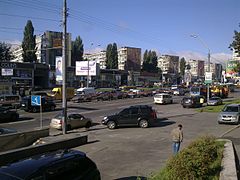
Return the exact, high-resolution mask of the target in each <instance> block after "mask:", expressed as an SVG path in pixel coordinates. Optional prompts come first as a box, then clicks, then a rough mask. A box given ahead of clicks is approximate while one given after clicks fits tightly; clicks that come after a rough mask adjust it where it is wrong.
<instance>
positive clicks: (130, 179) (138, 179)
mask: <svg viewBox="0 0 240 180" xmlns="http://www.w3.org/2000/svg"><path fill="white" fill-rule="evenodd" d="M114 180H147V178H146V177H142V176H129V177H122V178H117V179H114Z"/></svg>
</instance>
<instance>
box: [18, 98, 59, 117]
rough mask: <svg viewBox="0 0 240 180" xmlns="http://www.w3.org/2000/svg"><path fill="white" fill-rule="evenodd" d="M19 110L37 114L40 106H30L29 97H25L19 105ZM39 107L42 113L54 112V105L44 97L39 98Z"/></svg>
mask: <svg viewBox="0 0 240 180" xmlns="http://www.w3.org/2000/svg"><path fill="white" fill-rule="evenodd" d="M20 105H21V109H23V110H25V111H26V112H34V113H35V112H38V111H40V106H32V104H31V96H25V97H24V98H22V101H21V103H20ZM41 105H42V110H43V111H54V110H55V108H56V104H55V103H54V101H53V100H50V99H48V98H46V97H45V96H42V97H41Z"/></svg>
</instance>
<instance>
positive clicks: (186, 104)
mask: <svg viewBox="0 0 240 180" xmlns="http://www.w3.org/2000/svg"><path fill="white" fill-rule="evenodd" d="M204 102H206V98H205V97H204V96H198V95H197V96H188V97H187V96H186V97H183V99H182V101H181V104H182V106H183V108H191V107H192V108H194V107H202V105H203V103H204Z"/></svg>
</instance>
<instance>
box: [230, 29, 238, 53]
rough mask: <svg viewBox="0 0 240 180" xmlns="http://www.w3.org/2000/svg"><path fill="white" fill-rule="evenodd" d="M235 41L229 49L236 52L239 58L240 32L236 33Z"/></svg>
mask: <svg viewBox="0 0 240 180" xmlns="http://www.w3.org/2000/svg"><path fill="white" fill-rule="evenodd" d="M233 38H234V40H233V42H232V43H231V44H230V46H229V48H230V49H231V50H232V51H233V50H234V51H235V52H236V53H237V54H238V56H240V32H237V31H234V36H233Z"/></svg>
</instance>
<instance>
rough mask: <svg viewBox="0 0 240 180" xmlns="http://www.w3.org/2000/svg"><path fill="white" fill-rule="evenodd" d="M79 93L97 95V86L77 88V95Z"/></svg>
mask: <svg viewBox="0 0 240 180" xmlns="http://www.w3.org/2000/svg"><path fill="white" fill-rule="evenodd" d="M78 94H81V95H82V94H84V95H89V94H90V95H95V94H96V91H95V88H93V87H84V88H78V89H77V93H76V95H78Z"/></svg>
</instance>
